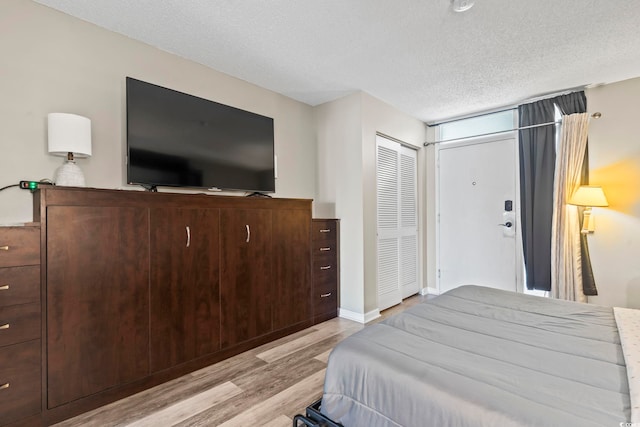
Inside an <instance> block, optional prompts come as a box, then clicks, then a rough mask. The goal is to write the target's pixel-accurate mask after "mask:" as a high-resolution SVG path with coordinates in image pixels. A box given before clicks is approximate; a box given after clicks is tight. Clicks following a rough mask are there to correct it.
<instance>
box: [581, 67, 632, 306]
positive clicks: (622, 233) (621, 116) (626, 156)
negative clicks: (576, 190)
mask: <svg viewBox="0 0 640 427" xmlns="http://www.w3.org/2000/svg"><path fill="white" fill-rule="evenodd" d="M586 95H587V107H588V110H589V112H590V113H593V112H596V111H599V112H600V113H602V117H601V118H600V119H597V120H593V119H592V120H591V122H590V124H589V164H590V183H591V184H593V185H602V188H603V190H604V192H605V194H606V196H607V199H608V201H609V207H607V208H593V212H594V215H595V225H596V229H595V233H594V234H592V235H590V236H589V237H588V239H589V250H590V253H591V262H592V264H593V273H594V275H595V279H596V285H597V287H598V296H595V297H589V302H592V303H595V304H601V305H607V306H622V307H631V308H640V136H639V135H640V122H639V118H640V117H639V111H640V109H639V108H638V100H639V99H640V78H635V79H630V80H625V81H622V82H618V83H613V84H608V85H605V86H600V87H596V88H593V89H589V90H587V91H586Z"/></svg>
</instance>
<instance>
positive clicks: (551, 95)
mask: <svg viewBox="0 0 640 427" xmlns="http://www.w3.org/2000/svg"><path fill="white" fill-rule="evenodd" d="M591 86H592V85H584V86H576V87H573V88H569V89H565V90H562V91H560V92H551V93H546V94H543V95H538V96H534V97H532V98H527V99H525V100H523V101H520V102H519V103H518V104H517V105H512V106H503V107H498V109H497V110H489V111H484V112H482V113H480V114H473V113H472V114H471V115H468V116H462V117H456V118H453V119H448V120H445V121H442V122H436V123H431V124H429V123H426V125H427V127H430V128H431V127H436V126H439V125H443V124H445V123H451V122H457V121H460V120H466V119H473V118H476V117H482V116H488V115H490V114H496V113H503V112H505V111H512V110H517V109H518V107H519V106H520V105H523V104H530V103H532V102H535V101H540V100H542V99H549V98H555V97H556V96H562V95H567V94H569V93H573V92H578V91H581V90H585V89H587V88H589V87H591Z"/></svg>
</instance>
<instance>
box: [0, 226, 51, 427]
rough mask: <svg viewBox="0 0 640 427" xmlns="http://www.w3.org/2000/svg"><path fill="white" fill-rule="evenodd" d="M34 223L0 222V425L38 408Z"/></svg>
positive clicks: (37, 278) (38, 331)
mask: <svg viewBox="0 0 640 427" xmlns="http://www.w3.org/2000/svg"><path fill="white" fill-rule="evenodd" d="M40 318H41V307H40V228H39V227H35V226H26V227H0V425H3V426H4V425H9V424H12V423H16V422H19V421H22V420H25V419H27V418H29V417H33V416H34V415H37V414H38V413H40V412H41V397H40V396H41V357H40V354H41V344H40V337H41V319H40Z"/></svg>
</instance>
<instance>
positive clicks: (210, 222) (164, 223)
mask: <svg viewBox="0 0 640 427" xmlns="http://www.w3.org/2000/svg"><path fill="white" fill-rule="evenodd" d="M150 219H151V233H150V238H151V247H150V255H151V288H150V295H151V324H150V326H151V332H150V333H151V341H150V343H151V348H150V355H149V357H150V368H151V371H152V372H156V371H159V370H162V369H166V368H169V367H172V366H175V365H178V364H180V363H184V362H187V361H189V360H192V359H195V358H197V357H200V356H204V355H207V354H210V353H213V352H215V351H217V350H219V349H220V295H219V284H218V273H219V268H218V263H219V260H218V259H219V255H218V254H219V251H218V246H219V210H218V209H178V208H154V209H151V212H150Z"/></svg>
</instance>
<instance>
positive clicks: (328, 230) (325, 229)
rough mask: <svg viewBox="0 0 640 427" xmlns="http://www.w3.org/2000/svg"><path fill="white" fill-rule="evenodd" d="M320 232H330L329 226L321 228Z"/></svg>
mask: <svg viewBox="0 0 640 427" xmlns="http://www.w3.org/2000/svg"><path fill="white" fill-rule="evenodd" d="M320 232H321V233H330V232H331V229H330V228H323V229H322V230H320Z"/></svg>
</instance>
